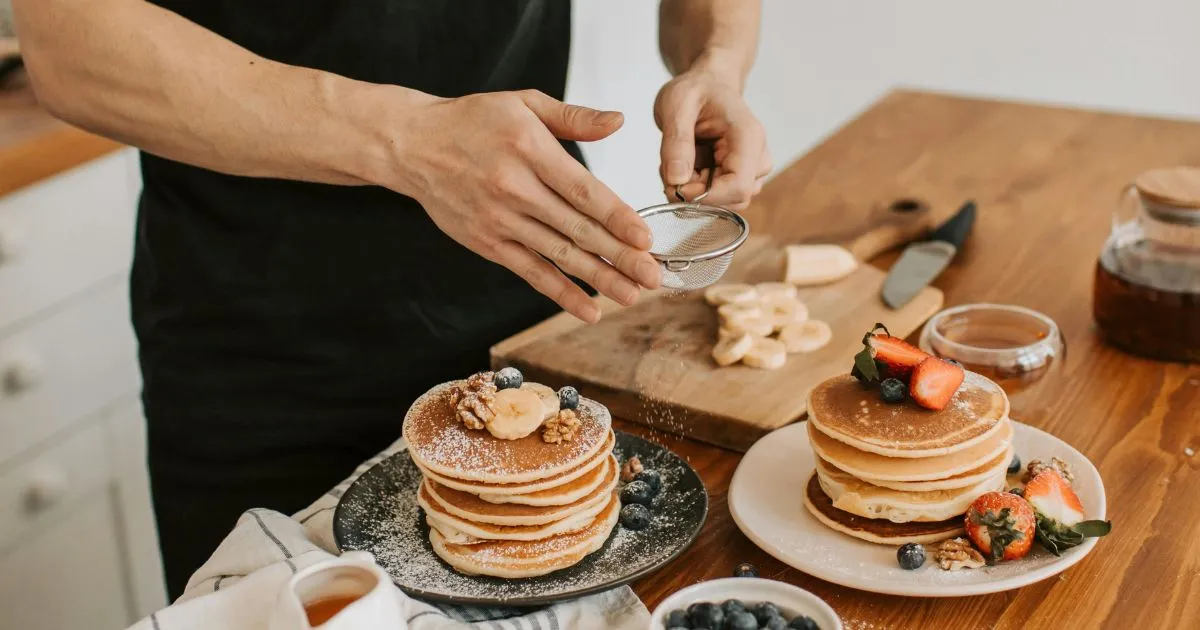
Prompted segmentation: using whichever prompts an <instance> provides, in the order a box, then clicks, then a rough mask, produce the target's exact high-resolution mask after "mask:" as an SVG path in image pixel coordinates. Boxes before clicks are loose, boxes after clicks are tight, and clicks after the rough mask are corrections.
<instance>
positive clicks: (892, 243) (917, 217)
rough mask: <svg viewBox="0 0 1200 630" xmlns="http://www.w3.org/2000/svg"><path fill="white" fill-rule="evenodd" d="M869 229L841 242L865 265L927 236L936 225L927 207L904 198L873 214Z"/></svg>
mask: <svg viewBox="0 0 1200 630" xmlns="http://www.w3.org/2000/svg"><path fill="white" fill-rule="evenodd" d="M867 226H868V227H867V230H866V231H865V232H862V233H861V234H858V235H855V236H852V237H850V238H849V239H846V240H845V241H844V242H842V243H841V245H842V246H843V247H845V248H846V249H848V250H850V253H851V254H854V257H855V258H857V259H858V260H860V261H862V262H867V261H869V260H871V259H872V258H875V257H876V256H878V255H880V254H882V253H884V252H886V251H889V250H892V249H895V248H897V247H901V246H903V245H907V244H908V243H911V242H913V241H916V240H918V239H920V238H922V237H924V236H926V235H927V234H929V231H930V230H932V229H933V226H934V222H933V217H932V215H931V212H930V209H929V206H928V205H927V204H925V203H923V202H920V201H914V200H910V199H901V200H898V201H894V202H892V203H890V204H888V205H885V206H882V207H880V208H878V209H876V210H874V211H873V212H871V214H870V216H869V217H868V218H867Z"/></svg>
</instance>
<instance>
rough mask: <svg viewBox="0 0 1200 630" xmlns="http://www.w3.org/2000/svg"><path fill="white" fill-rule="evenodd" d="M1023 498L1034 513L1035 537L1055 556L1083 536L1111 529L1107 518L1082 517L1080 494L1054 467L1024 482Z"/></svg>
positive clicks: (1094, 534)
mask: <svg viewBox="0 0 1200 630" xmlns="http://www.w3.org/2000/svg"><path fill="white" fill-rule="evenodd" d="M1025 499H1026V500H1027V501H1029V504H1030V505H1032V506H1033V510H1034V513H1035V514H1036V515H1037V538H1038V541H1040V542H1041V543H1042V546H1044V547H1045V548H1046V549H1048V550H1049V551H1050V552H1051V553H1053V554H1054V555H1056V556H1057V555H1060V554H1062V551H1063V550H1064V549H1068V548H1070V547H1074V546H1075V545H1078V544H1079V543H1082V542H1083V540H1084V538H1089V537H1094V536H1104V535H1105V534H1108V532H1109V531H1110V530H1111V529H1112V524H1111V523H1109V522H1108V521H1085V520H1083V504H1082V503H1080V501H1079V495H1077V494H1075V491H1074V490H1073V489H1071V484H1070V483H1069V482H1068V481H1067V480H1066V478H1065V477H1063V476H1062V475H1061V474H1060V473H1059V472H1058V471H1057V470H1054V469H1053V468H1046V469H1044V470H1042V472H1040V473H1038V474H1037V475H1036V476H1035V477H1034V478H1033V479H1030V480H1029V483H1027V484H1025Z"/></svg>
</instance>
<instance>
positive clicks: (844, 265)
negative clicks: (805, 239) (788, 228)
mask: <svg viewBox="0 0 1200 630" xmlns="http://www.w3.org/2000/svg"><path fill="white" fill-rule="evenodd" d="M784 251H785V253H786V258H787V262H786V264H785V268H784V274H783V275H784V281H785V282H787V283H788V284H794V285H800V286H809V285H815V284H827V283H830V282H834V281H836V280H841V279H842V278H845V277H846V276H848V275H850V274H851V273H852V272H853V271H854V270H855V269H857V268H858V261H857V260H856V259H855V258H854V254H851V253H850V251H849V250H847V249H846V248H844V247H841V246H838V245H788V246H787V247H785V248H784Z"/></svg>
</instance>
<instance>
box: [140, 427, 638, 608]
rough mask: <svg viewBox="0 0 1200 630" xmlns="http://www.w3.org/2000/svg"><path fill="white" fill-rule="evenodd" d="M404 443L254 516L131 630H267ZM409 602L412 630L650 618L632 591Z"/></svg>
mask: <svg viewBox="0 0 1200 630" xmlns="http://www.w3.org/2000/svg"><path fill="white" fill-rule="evenodd" d="M404 447H405V446H404V441H403V440H399V441H397V442H396V443H395V444H393V445H392V446H391V447H389V448H388V449H387V450H385V451H383V452H382V453H380V454H379V455H377V456H375V457H374V458H372V459H370V460H368V461H367V462H365V463H364V464H363V465H361V466H359V467H358V469H357V470H355V471H354V474H353V475H351V476H350V478H348V479H346V480H345V481H344V482H342V483H341V484H339V485H338V486H337V487H336V488H334V489H333V490H330V491H329V492H327V493H326V494H325V495H323V496H322V497H321V498H320V499H318V500H317V501H316V502H314V503H313V504H312V505H310V506H309V507H307V508H305V509H304V510H301V511H300V512H298V513H297V514H295V515H294V516H292V517H288V516H286V515H284V514H280V513H279V512H274V511H271V510H265V509H255V510H250V511H248V512H246V513H245V514H243V515H242V517H241V518H240V519H238V522H237V525H236V526H235V527H234V529H233V531H232V532H230V534H229V535H228V536H227V537H226V538H225V540H224V541H223V542H222V543H221V545H220V546H219V547H218V548H217V550H216V551H215V552H214V553H213V555H212V556H211V557H210V558H209V559H208V562H205V563H204V566H202V567H200V569H198V570H197V571H196V573H195V574H194V575H192V579H191V580H190V581H189V582H188V585H187V589H186V590H185V592H184V594H183V595H181V596H180V597H179V599H177V600H176V601H175V602H174V603H173V604H171V605H170V606H168V607H166V608H164V609H162V610H159V611H157V612H154V613H152V614H150V615H149V616H148V617H145V618H144V619H142V620H140V621H138V622H137V623H136V624H134V625H133V626H130V630H225V629H228V630H265V629H266V627H267V623H268V620H269V618H270V615H271V611H272V609H273V607H274V605H275V601H276V598H277V597H278V596H279V592H280V590H281V589H282V588H283V587H284V585H285V584H286V583H287V581H288V580H289V579H290V578H291V576H292V574H294V573H295V572H296V571H297V570H299V569H301V568H304V567H306V566H308V565H310V564H313V563H316V562H320V561H322V560H326V559H329V558H332V557H334V556H335V555H337V554H338V551H337V545H336V544H335V543H334V540H333V525H332V523H333V510H334V507H336V506H337V501H338V498H339V497H341V496H342V493H343V492H345V490H346V488H347V487H349V485H350V483H351V482H352V481H353V480H354V479H356V478H358V476H359V475H361V474H362V473H363V472H365V471H366V470H367V469H368V468H370V467H371V466H374V465H375V464H376V463H378V462H379V461H380V460H382V459H383V458H385V457H387V456H389V455H391V454H393V453H395V452H398V451H401V450H403V449H404ZM396 596H397V597H399V598H402V599H404V600H406V607H407V609H408V624H409V628H411V629H412V630H460V629H462V630H465V629H468V628H471V629H474V628H478V629H481V630H483V629H486V630H566V629H579V630H592V629H593V628H594V629H597V630H599V629H601V628H609V629H616V630H644V629H645V628H647V627H649V622H650V613H649V611H648V610H646V607H645V605H643V604H642V602H641V600H639V599H638V598H637V596H636V595H634V594H633V591H632V590H631V589H630V588H629V587H628V586H624V587H620V588H616V589H612V590H609V591H606V592H603V593H598V594H595V595H590V596H588V597H583V598H579V599H576V600H572V601H567V602H561V603H558V604H555V605H553V606H550V607H547V608H542V609H539V610H535V611H532V612H530V611H529V610H523V611H518V610H514V609H503V608H474V607H467V606H451V605H444V604H441V605H431V604H429V603H426V602H422V601H418V600H414V599H411V598H409V597H408V596H407V595H405V594H404V593H402V592H401V591H400V590H399V589H396Z"/></svg>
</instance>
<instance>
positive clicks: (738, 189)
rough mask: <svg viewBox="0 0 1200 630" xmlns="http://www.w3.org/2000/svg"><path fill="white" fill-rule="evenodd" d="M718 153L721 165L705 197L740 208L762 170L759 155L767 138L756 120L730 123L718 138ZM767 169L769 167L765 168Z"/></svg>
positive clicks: (746, 199)
mask: <svg viewBox="0 0 1200 630" xmlns="http://www.w3.org/2000/svg"><path fill="white" fill-rule="evenodd" d="M720 144H721V145H723V146H721V147H719V149H720V150H719V153H723V154H724V155H719V156H718V161H719V163H720V164H721V168H720V169H718V173H717V177H716V178H714V179H713V184H712V190H711V191H710V192H709V196H708V199H707V201H708V202H709V203H712V204H716V205H723V206H726V207H728V208H731V209H741V208H744V207H746V205H748V204H749V203H750V198H751V197H752V196H753V195H754V186H755V181H756V180H757V179H758V177H759V174H760V173H761V172H762V170H763V167H762V164H761V162H762V156H763V152H764V150H765V147H766V139H765V137H764V134H763V132H762V127H760V126H759V125H758V123H757V122H756V121H752V120H751V121H744V122H742V123H740V124H734V125H732V126H731V127H730V130H729V133H728V134H726V136H725V137H724V138H722V139H721V142H720ZM768 172H769V170H768Z"/></svg>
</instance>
